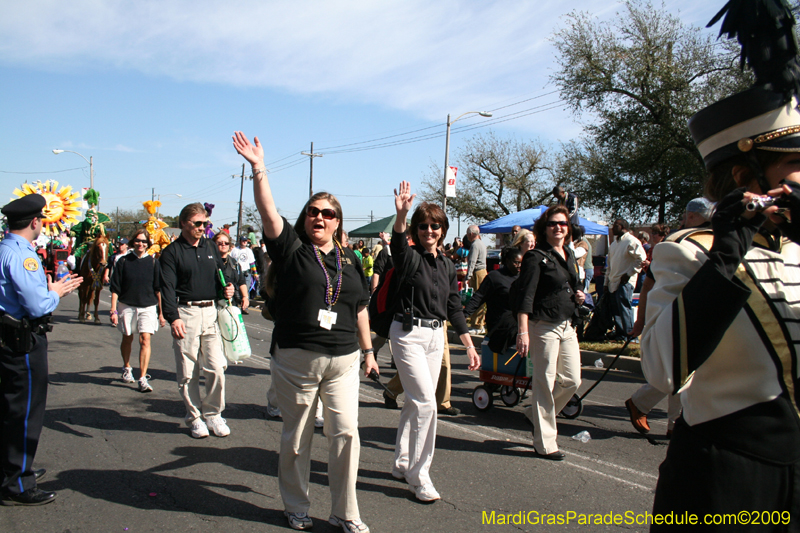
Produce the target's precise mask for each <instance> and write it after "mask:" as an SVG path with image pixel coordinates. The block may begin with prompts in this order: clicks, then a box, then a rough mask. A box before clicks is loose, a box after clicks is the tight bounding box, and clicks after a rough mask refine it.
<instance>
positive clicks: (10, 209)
mask: <svg viewBox="0 0 800 533" xmlns="http://www.w3.org/2000/svg"><path fill="white" fill-rule="evenodd" d="M45 205H47V201H46V200H45V199H44V196H42V195H41V194H26V195H25V196H23V197H22V198H18V199H16V200H14V201H13V202H10V203H8V204H6V205H5V207H3V209H0V212H2V213H3V214H4V215H5V216H6V218H7V219H8V220H9V221H14V220H25V219H28V218H34V217H41V216H42V209H43V208H44V206H45Z"/></svg>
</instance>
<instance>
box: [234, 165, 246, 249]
mask: <svg viewBox="0 0 800 533" xmlns="http://www.w3.org/2000/svg"><path fill="white" fill-rule="evenodd" d="M243 194H244V163H242V186H241V188H240V189H239V220H238V222H236V228H237V229H236V244H239V236H240V233H241V231H242V195H243Z"/></svg>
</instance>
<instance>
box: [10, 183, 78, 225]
mask: <svg viewBox="0 0 800 533" xmlns="http://www.w3.org/2000/svg"><path fill="white" fill-rule="evenodd" d="M14 194H15V195H17V196H18V197H20V198H22V197H23V196H27V195H29V194H41V195H42V196H44V199H45V201H46V202H47V204H46V205H45V206H44V209H42V214H43V215H44V219H43V222H44V230H43V233H45V234H46V235H49V236H56V235H58V234H59V233H60V232H61V231H64V230H66V229H68V227H69V226H71V225H72V224H75V223H77V222H78V219H77V218H76V217H77V216H79V215H80V214H81V211H80V206H81V194H80V192H73V191H72V187H71V186H69V185H65V186H63V187H61V189H59V188H58V182H57V181H55V180H47V181H45V182H44V183H42V182H41V181H37V182H36V183H30V184H29V183H23V184H22V186H21V189H14Z"/></svg>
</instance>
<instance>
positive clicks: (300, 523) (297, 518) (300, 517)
mask: <svg viewBox="0 0 800 533" xmlns="http://www.w3.org/2000/svg"><path fill="white" fill-rule="evenodd" d="M283 514H284V516H285V517H286V518H287V519H288V520H289V527H290V528H292V529H299V530H301V531H302V530H304V529H311V528H312V527H313V526H314V522H312V521H311V519H310V518H309V517H308V513H290V512H289V511H284V512H283Z"/></svg>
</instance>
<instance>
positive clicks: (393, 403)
mask: <svg viewBox="0 0 800 533" xmlns="http://www.w3.org/2000/svg"><path fill="white" fill-rule="evenodd" d="M383 406H384V407H385V408H386V409H399V408H400V407H399V406H398V405H397V400H395V399H394V398H391V397H390V396H389V395H388V394H386V392H384V393H383Z"/></svg>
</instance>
